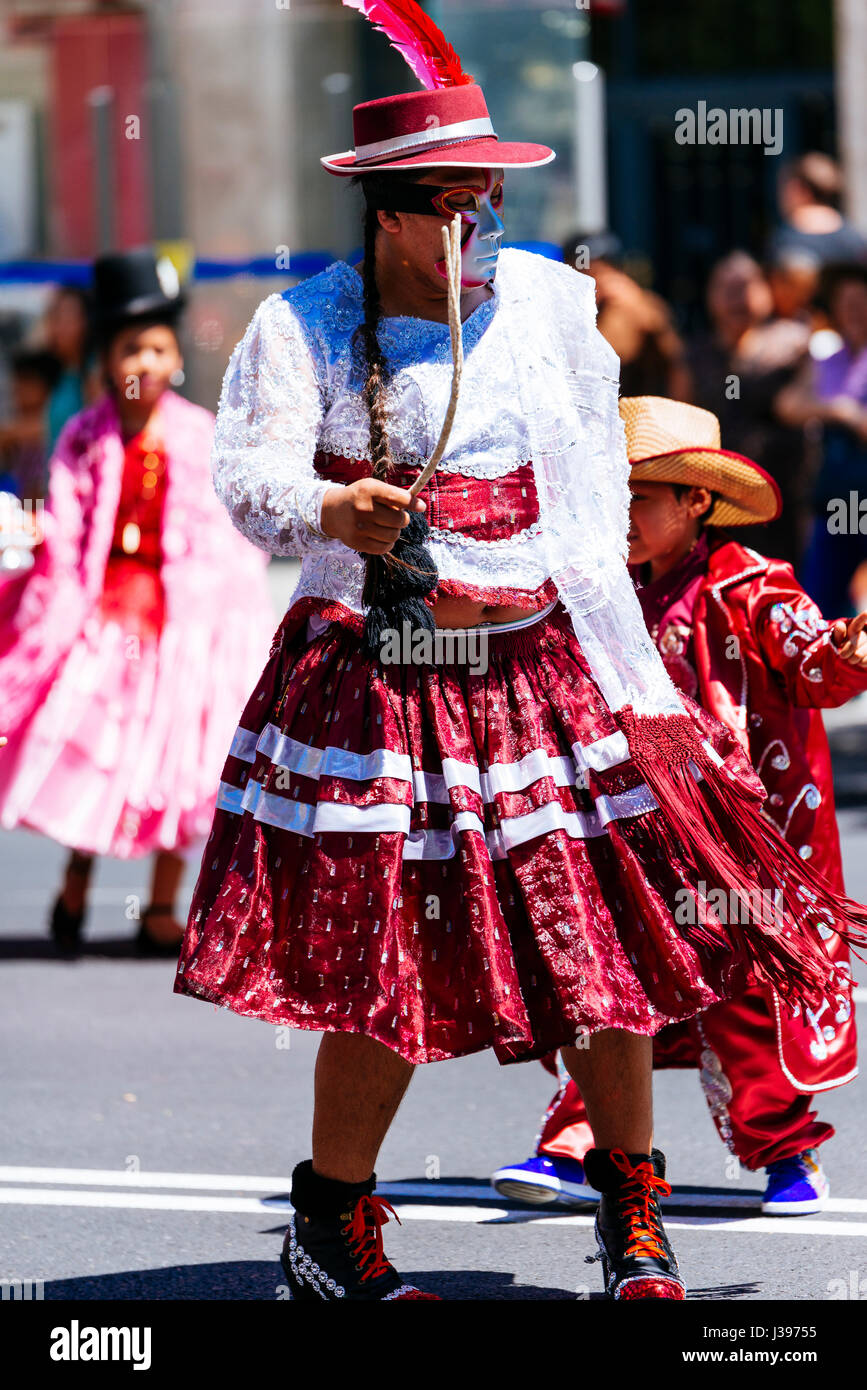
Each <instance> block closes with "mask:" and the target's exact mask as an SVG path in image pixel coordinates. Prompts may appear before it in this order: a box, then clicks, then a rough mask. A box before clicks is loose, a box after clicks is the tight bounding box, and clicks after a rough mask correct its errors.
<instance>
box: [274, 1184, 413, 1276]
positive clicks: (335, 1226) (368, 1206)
mask: <svg viewBox="0 0 867 1390" xmlns="http://www.w3.org/2000/svg"><path fill="white" fill-rule="evenodd" d="M375 1184H376V1174H375V1173H374V1174H373V1175H372V1176H371V1177H370V1178H369V1179H368V1180H367V1182H363V1183H342V1182H336V1181H335V1180H334V1179H332V1178H323V1177H321V1176H320V1174H318V1173H316V1172H314V1171H313V1164H312V1163H311V1162H310V1160H309V1159H308V1160H307V1161H306V1162H304V1163H299V1165H298V1167H297V1168H296V1169H295V1171H294V1173H293V1174H292V1205H293V1206H294V1207H295V1211H294V1213H293V1215H292V1217H291V1219H290V1221H289V1229H288V1230H287V1232H286V1239H285V1241H284V1243H283V1253H282V1255H281V1256H280V1263H281V1265H282V1266H283V1273H284V1274H285V1275H286V1278H287V1280H288V1281H289V1288H290V1290H291V1293H292V1297H293V1299H300V1300H302V1301H304V1300H307V1301H308V1302H313V1303H317V1302H320V1301H321V1302H325V1303H331V1302H334V1301H336V1300H337V1299H341V1300H343V1299H354V1300H355V1301H356V1302H363V1301H366V1302H375V1301H381V1302H389V1301H391V1300H392V1299H394V1300H397V1299H410V1298H413V1299H418V1298H424V1299H434V1300H437V1301H439V1299H438V1296H437V1295H436V1294H432V1293H422V1292H421V1290H420V1289H417V1288H416V1287H415V1286H414V1285H413V1284H406V1283H404V1281H403V1280H402V1279H401V1277H400V1275H399V1274H398V1272H397V1270H396V1269H395V1268H394V1266H393V1265H391V1264H389V1262H388V1260H387V1259H386V1258H385V1254H384V1252H383V1248H382V1227H383V1226H384V1225H385V1223H386V1222H387V1221H388V1220H389V1213H390V1214H391V1215H392V1216H393V1217H394V1219H395V1220H396V1221H398V1222H399V1218H398V1216H397V1213H396V1212H395V1211H394V1209H393V1208H392V1207H391V1206H390V1205H389V1204H388V1202H386V1201H385V1200H384V1199H383V1198H382V1197H377V1196H375V1195H374V1190H373V1189H374V1186H375Z"/></svg>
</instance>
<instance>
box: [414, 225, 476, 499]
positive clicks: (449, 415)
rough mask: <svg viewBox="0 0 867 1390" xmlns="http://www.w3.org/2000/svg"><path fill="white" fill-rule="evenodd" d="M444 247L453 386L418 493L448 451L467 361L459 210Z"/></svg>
mask: <svg viewBox="0 0 867 1390" xmlns="http://www.w3.org/2000/svg"><path fill="white" fill-rule="evenodd" d="M443 248H444V250H445V262H446V279H447V281H448V296H449V336H450V337H451V344H452V389H451V392H450V394H449V404H448V409H447V410H446V417H445V419H444V421H443V427H442V429H441V430H440V437H439V439H438V440H437V443H436V448H435V449H434V451H433V453H432V454H431V456H430V459H429V460H428V462H427V463H426V464H425V466H424V468H423V469H422V471H421V473H419V475H418V477H417V478H416V480H415V482H414V483H413V485H412V487H411V488H410V493H411V494H412V496H413V497H417V496H418V494H419V493H420V492H421V490H422V488H423V487H424V486H425V485H426V483H427V482H428V481H429V480H430V479H431V478H432V477H433V475H434V472H435V471H436V467H437V464H438V463H439V461H440V459H441V458H442V456H443V454H444V453H445V451H446V445H447V444H448V441H449V435H450V434H451V430H452V423H453V421H454V418H455V411H456V410H457V407H458V396H459V394H460V389H461V372H462V370H463V365H464V340H463V334H462V332H461V217H460V213H455V216H454V219H453V221H452V222H451V224H450V225H449V226H447V227H443Z"/></svg>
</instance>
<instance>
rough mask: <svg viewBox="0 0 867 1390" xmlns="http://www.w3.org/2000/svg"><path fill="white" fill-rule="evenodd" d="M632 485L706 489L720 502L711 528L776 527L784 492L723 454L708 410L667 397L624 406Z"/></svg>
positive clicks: (748, 462)
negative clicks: (764, 524) (683, 485)
mask: <svg viewBox="0 0 867 1390" xmlns="http://www.w3.org/2000/svg"><path fill="white" fill-rule="evenodd" d="M620 415H621V418H622V420H623V424H624V426H625V429H626V448H627V451H628V453H629V462H630V464H631V465H632V467H631V472H630V480H631V481H632V482H639V481H640V482H648V483H686V484H689V485H692V486H694V487H706V488H709V489H710V491H711V492H713V493H715V494H716V501H715V503H714V505H713V507H712V508H711V510H710V512H708V514H707V516H706V517H705V521H706V522H707V523H708V524H709V525H712V526H747V525H750V524H752V523H755V522H761V521H775V520H776V518H777V517H778V516H779V515H780V511H781V508H782V498H781V496H780V489H779V488H778V487H777V484H776V483H775V482H774V480H773V478H772V477H771V476H770V474H769V473H766V472H765V470H764V468H760V467H759V465H758V464H757V463H753V460H752V459H748V458H744V456H743V455H742V454H733V453H731V452H730V450H728V449H721V448H720V428H719V420H718V419H717V417H716V416H715V415H712V414H711V412H710V411H709V410H700V409H699V408H698V406H695V405H686V404H685V403H684V402H683V401H671V400H668V399H667V398H666V397H664V396H626V397H624V398H623V399H622V400H621V402H620Z"/></svg>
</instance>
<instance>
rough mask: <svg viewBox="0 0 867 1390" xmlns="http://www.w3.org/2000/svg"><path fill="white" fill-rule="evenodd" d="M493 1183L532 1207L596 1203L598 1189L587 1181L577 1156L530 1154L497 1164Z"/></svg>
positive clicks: (514, 1199) (506, 1195)
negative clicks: (522, 1160)
mask: <svg viewBox="0 0 867 1390" xmlns="http://www.w3.org/2000/svg"><path fill="white" fill-rule="evenodd" d="M491 1186H492V1187H494V1188H495V1189H496V1190H497V1192H499V1193H500V1195H501V1196H502V1197H510V1198H511V1199H512V1201H515V1202H528V1203H529V1205H530V1206H533V1207H583V1206H588V1205H590V1206H596V1205H597V1203H598V1201H599V1193H598V1192H597V1191H596V1189H595V1188H593V1187H588V1186H587V1184H586V1182H585V1181H584V1164H583V1163H580V1162H579V1161H578V1159H577V1158H560V1157H558V1156H554V1157H551V1158H544V1157H542V1156H539V1157H538V1158H528V1159H527V1161H526V1163H512V1164H509V1166H508V1167H506V1168H498V1169H497V1171H496V1173H494V1174H492V1176H491Z"/></svg>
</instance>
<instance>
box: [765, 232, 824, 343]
mask: <svg viewBox="0 0 867 1390" xmlns="http://www.w3.org/2000/svg"><path fill="white" fill-rule="evenodd" d="M821 268H822V267H821V264H820V262H819V260H818V258H817V257H816V256H815V255H813V253H812V252H811V251H795V250H781V251H778V252H777V253H776V256H775V258H774V260H772V261H771V262H770V263H769V264H768V266H767V269H766V274H767V278H768V285H769V287H770V291H771V299H772V301H773V306H774V307H773V312H774V316H775V318H778V319H793V320H794V321H795V322H797V323H805V324H807V325H808V326H810V327H814V328H815V327H817V326H818V324H817V308H816V295H817V293H818V290H819V272H820V270H821Z"/></svg>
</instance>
